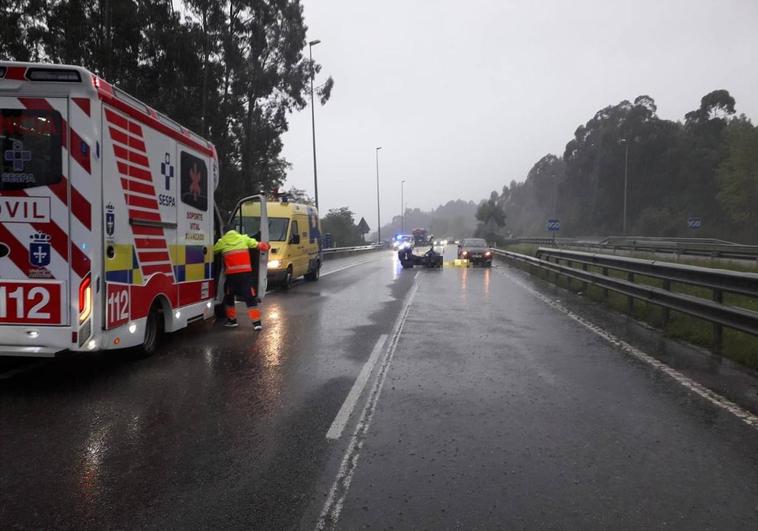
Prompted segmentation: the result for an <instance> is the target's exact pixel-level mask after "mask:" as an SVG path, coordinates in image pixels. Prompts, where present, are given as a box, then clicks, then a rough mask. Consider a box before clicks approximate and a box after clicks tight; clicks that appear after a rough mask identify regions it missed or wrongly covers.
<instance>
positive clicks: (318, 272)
mask: <svg viewBox="0 0 758 531" xmlns="http://www.w3.org/2000/svg"><path fill="white" fill-rule="evenodd" d="M320 277H321V264H320V263H317V264H316V269H314V270H313V271H311V272H310V273H307V274H306V275H305V280H310V281H311V282H316V281H317V280H318V279H319V278H320Z"/></svg>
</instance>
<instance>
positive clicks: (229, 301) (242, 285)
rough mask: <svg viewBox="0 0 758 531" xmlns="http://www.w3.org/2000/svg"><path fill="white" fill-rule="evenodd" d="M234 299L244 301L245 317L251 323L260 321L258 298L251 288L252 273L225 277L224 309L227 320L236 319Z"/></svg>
mask: <svg viewBox="0 0 758 531" xmlns="http://www.w3.org/2000/svg"><path fill="white" fill-rule="evenodd" d="M235 297H239V298H240V299H242V300H244V301H245V304H246V305H247V315H248V316H249V317H250V320H251V321H253V322H256V321H260V320H261V311H260V310H259V309H258V297H257V296H256V293H255V288H253V274H252V273H236V274H234V275H227V276H226V284H225V285H224V309H225V311H226V317H227V319H237V309H236V308H235V307H234V300H235Z"/></svg>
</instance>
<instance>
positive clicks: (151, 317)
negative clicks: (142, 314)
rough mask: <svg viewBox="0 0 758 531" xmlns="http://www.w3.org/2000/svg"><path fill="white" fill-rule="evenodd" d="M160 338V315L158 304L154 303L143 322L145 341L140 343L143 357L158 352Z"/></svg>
mask: <svg viewBox="0 0 758 531" xmlns="http://www.w3.org/2000/svg"><path fill="white" fill-rule="evenodd" d="M160 336H161V313H160V303H159V302H158V301H155V302H154V303H153V306H152V307H151V308H150V313H148V314H147V320H146V321H145V341H144V342H143V343H142V347H141V348H140V351H141V352H142V355H143V356H152V355H153V354H155V351H156V350H158V343H159V342H160Z"/></svg>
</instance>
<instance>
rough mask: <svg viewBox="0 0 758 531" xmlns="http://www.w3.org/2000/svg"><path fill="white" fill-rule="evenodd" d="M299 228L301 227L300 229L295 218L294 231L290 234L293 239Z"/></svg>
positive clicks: (293, 222) (293, 221)
mask: <svg viewBox="0 0 758 531" xmlns="http://www.w3.org/2000/svg"><path fill="white" fill-rule="evenodd" d="M298 230H299V229H298V227H297V221H295V220H294V219H293V220H292V233H291V235H290V239H292V236H294V235H295V234H297V231H298Z"/></svg>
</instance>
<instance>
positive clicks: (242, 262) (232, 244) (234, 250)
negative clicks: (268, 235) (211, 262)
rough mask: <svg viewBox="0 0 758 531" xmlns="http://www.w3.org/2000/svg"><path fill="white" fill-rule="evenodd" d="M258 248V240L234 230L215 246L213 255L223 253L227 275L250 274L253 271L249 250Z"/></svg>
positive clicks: (220, 239)
mask: <svg viewBox="0 0 758 531" xmlns="http://www.w3.org/2000/svg"><path fill="white" fill-rule="evenodd" d="M256 247H258V240H256V239H255V238H251V237H250V236H247V235H245V234H240V233H239V232H237V231H236V230H234V229H232V230H230V231H229V232H227V233H226V234H224V235H223V236H222V237H221V238H219V240H218V241H217V242H216V244H215V245H214V246H213V253H214V254H218V253H222V255H223V257H224V268H225V269H226V274H227V275H234V274H237V273H249V272H251V271H252V270H253V266H252V264H251V263H250V252H249V251H248V249H255V248H256Z"/></svg>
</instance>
